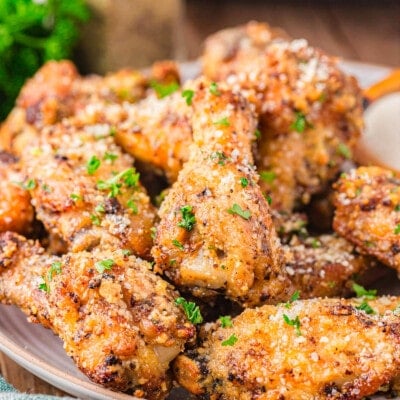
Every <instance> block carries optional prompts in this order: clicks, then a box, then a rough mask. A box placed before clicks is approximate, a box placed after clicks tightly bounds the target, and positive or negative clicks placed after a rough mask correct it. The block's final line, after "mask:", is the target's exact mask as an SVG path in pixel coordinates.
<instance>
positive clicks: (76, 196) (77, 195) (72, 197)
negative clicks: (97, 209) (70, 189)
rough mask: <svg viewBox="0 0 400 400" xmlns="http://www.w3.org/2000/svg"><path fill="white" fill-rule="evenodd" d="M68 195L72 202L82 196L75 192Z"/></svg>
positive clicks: (80, 198)
mask: <svg viewBox="0 0 400 400" xmlns="http://www.w3.org/2000/svg"><path fill="white" fill-rule="evenodd" d="M69 197H70V198H71V199H72V200H73V201H74V202H77V201H79V200H82V196H81V195H79V194H76V193H72V194H71V195H70V196H69Z"/></svg>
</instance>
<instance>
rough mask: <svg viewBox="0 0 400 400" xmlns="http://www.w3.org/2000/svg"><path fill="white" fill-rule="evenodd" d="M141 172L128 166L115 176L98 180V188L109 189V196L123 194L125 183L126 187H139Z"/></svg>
mask: <svg viewBox="0 0 400 400" xmlns="http://www.w3.org/2000/svg"><path fill="white" fill-rule="evenodd" d="M139 177H140V174H139V173H137V172H136V170H135V168H128V169H126V170H125V171H122V172H120V173H119V174H117V175H115V176H113V177H112V178H110V179H108V180H107V181H101V180H100V181H97V185H96V186H97V189H99V190H109V193H108V197H117V196H118V195H119V194H121V187H122V185H123V183H124V184H125V186H126V187H128V188H130V187H137V185H138V183H139Z"/></svg>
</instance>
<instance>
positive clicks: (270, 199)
mask: <svg viewBox="0 0 400 400" xmlns="http://www.w3.org/2000/svg"><path fill="white" fill-rule="evenodd" d="M264 198H265V200H267V203H268V205H271V204H272V197H271V196H270V195H269V194H267V193H264Z"/></svg>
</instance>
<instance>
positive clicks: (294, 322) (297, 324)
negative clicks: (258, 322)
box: [283, 314, 301, 336]
mask: <svg viewBox="0 0 400 400" xmlns="http://www.w3.org/2000/svg"><path fill="white" fill-rule="evenodd" d="M283 320H284V321H285V323H286V324H288V325H290V326H293V328H295V329H296V335H297V336H301V331H300V319H299V316H296V318H294V319H291V318H290V317H289V316H288V315H286V314H283Z"/></svg>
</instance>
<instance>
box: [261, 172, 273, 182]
mask: <svg viewBox="0 0 400 400" xmlns="http://www.w3.org/2000/svg"><path fill="white" fill-rule="evenodd" d="M260 178H261V179H262V180H263V181H264V182H267V183H272V182H273V181H274V180H275V179H276V173H275V172H274V171H260Z"/></svg>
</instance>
